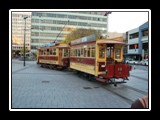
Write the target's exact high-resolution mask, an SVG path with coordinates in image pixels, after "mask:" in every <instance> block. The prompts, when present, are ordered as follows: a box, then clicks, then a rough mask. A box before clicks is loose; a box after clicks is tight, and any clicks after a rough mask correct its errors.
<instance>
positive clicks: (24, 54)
mask: <svg viewBox="0 0 160 120" xmlns="http://www.w3.org/2000/svg"><path fill="white" fill-rule="evenodd" d="M27 18H28V17H27V16H26V17H24V20H25V26H24V51H23V57H24V64H23V65H24V66H25V56H26V53H25V51H26V48H25V39H26V19H27Z"/></svg>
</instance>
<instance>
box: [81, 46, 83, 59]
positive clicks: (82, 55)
mask: <svg viewBox="0 0 160 120" xmlns="http://www.w3.org/2000/svg"><path fill="white" fill-rule="evenodd" d="M82 56H83V48H82V49H81V57H82Z"/></svg>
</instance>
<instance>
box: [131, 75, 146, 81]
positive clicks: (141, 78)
mask: <svg viewBox="0 0 160 120" xmlns="http://www.w3.org/2000/svg"><path fill="white" fill-rule="evenodd" d="M130 76H131V77H135V78H138V79H140V80H143V81H148V79H147V78H143V77H139V76H136V75H130Z"/></svg>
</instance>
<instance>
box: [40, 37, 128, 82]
mask: <svg viewBox="0 0 160 120" xmlns="http://www.w3.org/2000/svg"><path fill="white" fill-rule="evenodd" d="M124 45H126V44H125V43H124V42H121V41H115V40H108V39H99V40H97V39H96V35H94V34H93V35H89V36H86V37H82V38H79V39H76V40H73V41H71V42H70V43H69V44H62V43H60V44H55V45H53V46H49V47H42V48H39V49H38V51H37V53H38V56H37V63H40V64H41V65H42V66H48V67H50V68H55V67H56V68H58V67H60V68H67V67H68V68H70V69H73V70H75V71H77V72H78V73H79V74H86V75H87V77H88V78H89V79H90V78H95V79H96V80H97V81H100V82H103V83H108V82H113V83H114V84H115V85H116V84H117V82H116V81H115V79H119V78H122V81H123V82H124V81H125V80H128V77H129V71H130V70H131V66H129V65H128V64H126V63H123V47H124Z"/></svg>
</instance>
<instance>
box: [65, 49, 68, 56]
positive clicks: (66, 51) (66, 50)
mask: <svg viewBox="0 0 160 120" xmlns="http://www.w3.org/2000/svg"><path fill="white" fill-rule="evenodd" d="M64 57H68V49H64Z"/></svg>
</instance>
